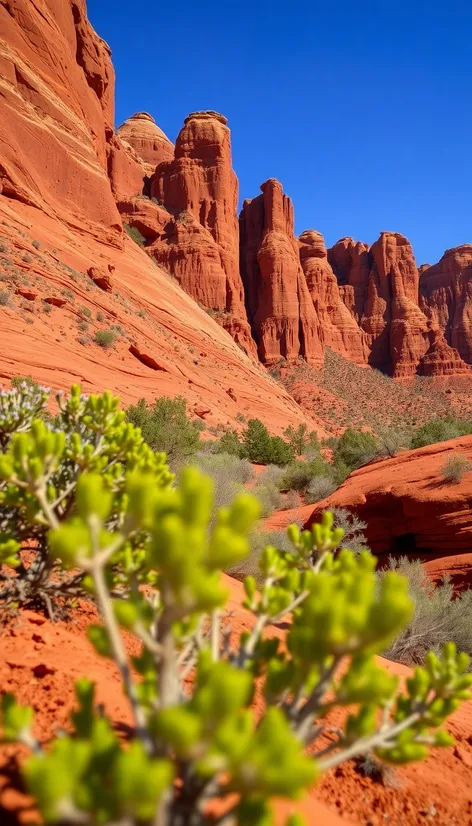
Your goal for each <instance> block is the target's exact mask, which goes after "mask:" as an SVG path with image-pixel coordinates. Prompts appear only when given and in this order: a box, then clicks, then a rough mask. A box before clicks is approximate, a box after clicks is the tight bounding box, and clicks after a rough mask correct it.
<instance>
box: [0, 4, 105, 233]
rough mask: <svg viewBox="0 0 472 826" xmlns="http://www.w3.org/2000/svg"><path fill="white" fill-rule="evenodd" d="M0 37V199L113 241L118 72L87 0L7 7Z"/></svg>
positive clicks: (2, 8) (2, 9)
mask: <svg viewBox="0 0 472 826" xmlns="http://www.w3.org/2000/svg"><path fill="white" fill-rule="evenodd" d="M0 31H1V34H2V40H1V41H0V110H1V116H0V158H1V160H0V191H3V194H4V195H7V196H9V197H11V198H14V199H18V200H20V201H23V202H24V203H27V204H32V205H34V206H37V207H39V208H41V209H42V210H44V211H45V212H47V213H48V214H50V215H54V216H56V217H58V218H60V219H61V220H63V221H67V223H69V224H71V225H73V226H78V227H80V228H85V229H87V230H89V231H92V232H94V233H95V234H97V235H98V236H100V237H107V236H108V237H110V238H111V237H112V236H111V235H110V230H113V231H115V232H116V230H119V231H120V232H121V221H120V218H119V215H118V213H117V210H116V207H115V203H114V200H113V196H112V193H111V190H110V185H109V181H108V177H107V140H110V139H111V137H112V134H113V127H112V125H113V107H114V100H113V96H114V72H113V67H112V64H111V60H110V50H109V48H108V46H107V45H106V43H105V42H104V41H103V40H101V39H100V38H99V37H98V36H97V34H96V33H95V32H94V30H93V29H92V27H91V25H90V23H89V22H88V20H87V17H86V12H85V0H67V1H65V0H48V2H47V3H45V2H44V0H43V2H39V1H38V2H34V3H32V2H30V0H15V2H14V3H11V4H9V5H5V3H3V2H2V3H0ZM115 242H116V240H115Z"/></svg>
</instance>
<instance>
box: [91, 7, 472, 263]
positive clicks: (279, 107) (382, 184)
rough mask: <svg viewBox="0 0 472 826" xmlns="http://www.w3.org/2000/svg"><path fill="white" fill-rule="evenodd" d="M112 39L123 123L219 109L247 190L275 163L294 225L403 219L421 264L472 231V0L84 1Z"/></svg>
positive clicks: (375, 227)
mask: <svg viewBox="0 0 472 826" xmlns="http://www.w3.org/2000/svg"><path fill="white" fill-rule="evenodd" d="M88 11H89V17H90V19H91V21H92V24H93V25H94V27H95V28H96V29H97V31H98V33H99V34H100V35H101V36H102V37H103V38H104V39H105V40H106V41H107V42H108V43H109V44H110V46H111V48H112V52H113V61H114V65H115V69H116V75H117V86H116V123H117V125H119V124H120V123H121V122H122V121H123V120H125V119H126V118H127V117H129V116H130V115H132V114H133V113H134V112H137V111H148V112H150V113H151V114H152V115H153V116H154V117H155V119H156V121H157V123H158V124H159V126H160V127H161V128H162V129H163V130H164V131H165V132H166V134H167V135H168V136H169V137H170V138H171V139H172V140H175V137H176V135H177V133H178V131H179V129H180V127H181V125H182V123H183V119H184V117H185V116H186V115H187V114H188V113H189V112H191V111H195V110H197V109H216V110H217V111H219V112H222V113H223V114H225V115H226V116H227V118H228V121H229V126H230V127H231V130H232V141H233V164H234V168H235V170H236V173H237V175H238V178H239V184H240V197H241V200H242V199H243V198H250V197H254V196H255V195H257V194H258V193H259V186H260V184H261V183H262V182H263V181H264V180H266V179H267V178H269V177H276V178H278V179H279V180H280V181H282V183H283V185H284V188H285V191H286V192H287V193H288V194H289V195H290V196H291V198H292V199H293V201H294V205H295V216H296V231H297V233H300V232H302V231H303V230H304V229H308V228H314V229H318V230H320V231H321V232H323V234H324V235H325V238H326V241H327V244H328V245H331V244H333V243H334V242H335V241H336V240H337V239H338V238H340V237H342V236H344V235H351V236H353V237H354V238H356V239H358V240H363V241H367V242H369V243H371V242H373V241H374V240H375V238H376V237H377V236H378V234H379V232H380V231H381V230H392V231H397V232H402V233H404V234H405V235H406V236H407V237H408V238H409V239H410V240H411V242H412V244H413V247H414V250H415V253H416V257H417V261H418V263H419V264H420V263H424V262H429V263H432V262H434V261H436V260H437V259H438V258H439V257H440V256H441V255H442V253H443V251H444V250H445V249H446V248H448V247H452V246H456V245H458V244H463V243H467V242H472V4H471V3H470V2H469V0H430V2H423V1H422V0H409V2H407V1H406V0H395V2H393V0H372V1H371V0H358V2H350V1H349V0H324V1H323V2H317V0H313V1H312V2H310V0H271V2H269V0H237V1H236V0H218V2H217V1H216V0H192V2H190V0H179V2H169V0H167V2H163V0H131V1H130V0H88Z"/></svg>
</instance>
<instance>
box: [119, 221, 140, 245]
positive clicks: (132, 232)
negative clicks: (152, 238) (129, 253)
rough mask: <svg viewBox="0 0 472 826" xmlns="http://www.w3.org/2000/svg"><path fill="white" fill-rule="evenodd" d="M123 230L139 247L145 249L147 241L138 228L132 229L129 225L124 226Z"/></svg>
mask: <svg viewBox="0 0 472 826" xmlns="http://www.w3.org/2000/svg"><path fill="white" fill-rule="evenodd" d="M123 229H124V231H125V232H126V234H127V235H129V237H130V238H131V240H132V241H134V243H135V244H137V245H138V247H144V246H145V245H146V239H145V237H144V235H141V233H140V231H139V229H138V228H137V227H131V226H130V225H129V224H123Z"/></svg>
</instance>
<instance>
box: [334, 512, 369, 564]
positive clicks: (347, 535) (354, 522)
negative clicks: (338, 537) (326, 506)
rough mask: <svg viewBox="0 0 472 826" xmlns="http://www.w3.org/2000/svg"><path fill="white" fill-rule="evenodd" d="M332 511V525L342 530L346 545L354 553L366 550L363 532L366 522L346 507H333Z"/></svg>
mask: <svg viewBox="0 0 472 826" xmlns="http://www.w3.org/2000/svg"><path fill="white" fill-rule="evenodd" d="M332 513H333V525H334V527H335V528H340V529H341V530H342V531H343V542H345V543H346V547H347V548H350V549H351V551H354V553H361V551H368V550H369V548H368V545H367V537H366V535H365V533H364V531H365V530H366V528H367V525H366V523H365V522H363V521H362V519H359V517H358V516H356V514H355V513H351V512H350V511H348V510H347V508H333V509H332Z"/></svg>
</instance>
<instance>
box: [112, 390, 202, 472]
mask: <svg viewBox="0 0 472 826" xmlns="http://www.w3.org/2000/svg"><path fill="white" fill-rule="evenodd" d="M126 417H127V419H128V421H129V422H131V423H132V424H134V425H135V427H139V428H140V430H141V432H142V434H143V437H144V440H145V441H146V442H147V444H148V445H149V446H150V447H151V448H152V450H158V451H163V452H164V453H166V455H167V458H168V460H169V462H170V463H171V464H172V466H175V467H178V466H179V465H181V464H182V463H183V462H184V461H185V460H186V459H188V458H189V457H190V456H193V454H194V453H196V452H197V450H198V448H199V445H200V433H199V430H198V427H197V426H196V425H195V422H192V421H191V420H190V419H189V418H188V415H187V402H186V401H185V399H184V398H183V397H182V396H177V398H175V399H170V398H168V397H167V396H162V397H161V398H159V399H156V400H155V402H154V404H152V405H151V404H148V403H147V402H146V400H145V399H140V400H139V401H138V403H137V404H136V405H131V406H130V407H128V408H127V410H126Z"/></svg>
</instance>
